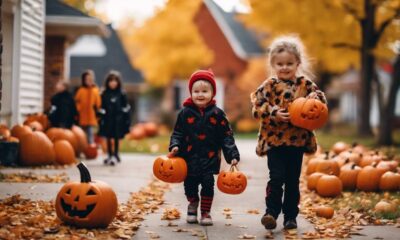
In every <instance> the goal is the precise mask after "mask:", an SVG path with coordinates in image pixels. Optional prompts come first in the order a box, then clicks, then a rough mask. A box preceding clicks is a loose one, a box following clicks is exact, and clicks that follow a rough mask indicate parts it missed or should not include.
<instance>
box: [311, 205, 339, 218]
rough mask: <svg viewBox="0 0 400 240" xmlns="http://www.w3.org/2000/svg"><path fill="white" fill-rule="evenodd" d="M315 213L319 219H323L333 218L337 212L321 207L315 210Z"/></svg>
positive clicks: (330, 208)
mask: <svg viewBox="0 0 400 240" xmlns="http://www.w3.org/2000/svg"><path fill="white" fill-rule="evenodd" d="M315 213H316V214H317V216H318V217H323V218H328V219H329V218H332V217H333V214H334V213H335V210H333V208H332V207H328V206H319V207H317V208H316V209H315Z"/></svg>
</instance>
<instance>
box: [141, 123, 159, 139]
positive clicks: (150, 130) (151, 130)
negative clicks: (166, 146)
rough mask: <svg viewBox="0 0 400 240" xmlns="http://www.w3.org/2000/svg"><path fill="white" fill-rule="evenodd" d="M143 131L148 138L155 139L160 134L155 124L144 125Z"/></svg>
mask: <svg viewBox="0 0 400 240" xmlns="http://www.w3.org/2000/svg"><path fill="white" fill-rule="evenodd" d="M143 129H144V132H145V134H146V136H148V137H154V136H156V135H157V134H158V126H157V124H155V123H153V122H148V123H145V124H143Z"/></svg>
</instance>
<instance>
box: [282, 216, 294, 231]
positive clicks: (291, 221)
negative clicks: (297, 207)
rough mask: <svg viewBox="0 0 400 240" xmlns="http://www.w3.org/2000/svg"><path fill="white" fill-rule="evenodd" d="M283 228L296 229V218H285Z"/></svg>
mask: <svg viewBox="0 0 400 240" xmlns="http://www.w3.org/2000/svg"><path fill="white" fill-rule="evenodd" d="M283 228H284V229H286V230H289V229H296V228H297V222H296V219H288V220H285V221H284V222H283Z"/></svg>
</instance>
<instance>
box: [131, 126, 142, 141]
mask: <svg viewBox="0 0 400 240" xmlns="http://www.w3.org/2000/svg"><path fill="white" fill-rule="evenodd" d="M145 137H146V132H145V130H144V127H143V125H142V124H137V125H136V126H134V127H133V128H132V129H131V130H130V132H129V138H130V139H133V140H141V139H143V138H145Z"/></svg>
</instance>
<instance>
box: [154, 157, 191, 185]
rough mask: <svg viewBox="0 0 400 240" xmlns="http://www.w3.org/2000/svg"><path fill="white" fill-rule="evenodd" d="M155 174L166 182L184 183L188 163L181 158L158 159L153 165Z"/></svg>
mask: <svg viewBox="0 0 400 240" xmlns="http://www.w3.org/2000/svg"><path fill="white" fill-rule="evenodd" d="M153 173H154V176H156V177H157V178H158V179H160V180H161V181H164V182H168V183H179V182H182V181H184V180H185V178H186V175H187V165H186V161H185V160H184V159H183V158H180V157H167V156H161V157H157V158H156V160H154V163H153Z"/></svg>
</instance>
